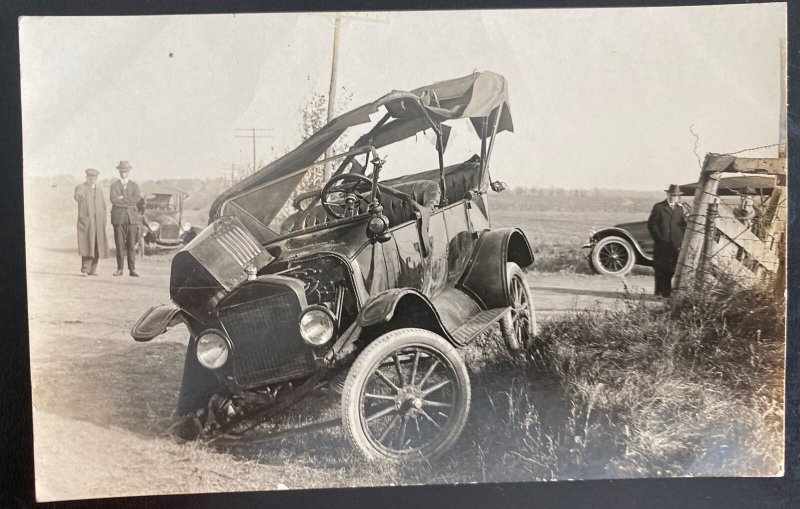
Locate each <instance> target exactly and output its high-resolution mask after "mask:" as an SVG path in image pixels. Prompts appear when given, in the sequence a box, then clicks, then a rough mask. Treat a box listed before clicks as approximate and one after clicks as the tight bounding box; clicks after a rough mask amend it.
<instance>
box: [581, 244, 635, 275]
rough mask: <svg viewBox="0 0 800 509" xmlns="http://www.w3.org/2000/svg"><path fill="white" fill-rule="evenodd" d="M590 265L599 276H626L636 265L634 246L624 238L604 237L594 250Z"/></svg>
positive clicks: (590, 256) (590, 257)
mask: <svg viewBox="0 0 800 509" xmlns="http://www.w3.org/2000/svg"><path fill="white" fill-rule="evenodd" d="M589 264H590V265H591V267H592V269H594V271H595V272H597V273H598V274H603V275H605V276H624V275H625V274H627V273H628V272H630V271H631V270H632V269H633V266H634V265H635V264H636V255H634V252H633V246H631V244H630V242H628V241H627V240H625V239H623V238H622V237H615V236H612V237H604V238H602V239H600V240H599V241H598V242H597V244H595V245H594V247H593V248H592V252H591V254H590V255H589Z"/></svg>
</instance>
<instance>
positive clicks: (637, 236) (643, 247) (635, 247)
mask: <svg viewBox="0 0 800 509" xmlns="http://www.w3.org/2000/svg"><path fill="white" fill-rule="evenodd" d="M774 185H775V177H773V176H764V175H738V176H731V177H723V178H721V179H720V183H719V189H718V195H719V196H720V197H722V198H723V199H725V200H727V201H730V202H731V203H733V205H734V206H735V208H734V211H735V210H737V209H739V210H744V209H746V208H747V206H746V205H744V202H745V201H746V200H748V199H750V200H755V201H757V202H759V203H763V200H764V199H765V198H767V197H769V196H770V194H771V193H772V189H773V187H774ZM680 189H681V192H682V193H683V195H684V196H694V194H695V192H696V191H697V184H696V183H691V184H685V185H682V186H680ZM747 197H750V198H747ZM682 204H683V205H684V212H685V213H686V214H688V213H689V210H690V206H689V204H687V203H686V202H682ZM755 206H756V207H757V206H758V205H755ZM748 213H749V212H748ZM740 219H746V217H745V216H744V215H742V216H741V217H740ZM653 244H654V242H653V237H652V236H651V235H650V232H649V231H648V230H647V221H634V222H631V223H620V224H617V225H614V226H612V227H609V228H603V229H601V230H596V231H592V233H591V235H590V237H589V241H588V242H587V243H586V244H584V245H583V246H581V247H582V248H584V249H589V250H590V251H589V254H588V256H587V260H588V262H589V268H590V269H592V270H593V271H594V272H596V273H598V274H602V275H606V276H624V275H626V274H628V273H629V272H630V271H631V270H633V267H634V266H635V265H640V266H644V267H652V265H653Z"/></svg>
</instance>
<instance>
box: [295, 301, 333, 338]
mask: <svg viewBox="0 0 800 509" xmlns="http://www.w3.org/2000/svg"><path fill="white" fill-rule="evenodd" d="M334 323H335V320H334V318H333V313H331V312H330V311H329V310H328V308H326V307H324V306H310V307H308V308H307V309H306V310H305V311H303V313H302V314H301V315H300V336H302V338H303V340H304V341H305V342H306V343H308V344H310V345H313V346H320V345H324V344H325V343H327V342H328V341H330V340H331V338H332V337H333V331H334V328H335V327H334Z"/></svg>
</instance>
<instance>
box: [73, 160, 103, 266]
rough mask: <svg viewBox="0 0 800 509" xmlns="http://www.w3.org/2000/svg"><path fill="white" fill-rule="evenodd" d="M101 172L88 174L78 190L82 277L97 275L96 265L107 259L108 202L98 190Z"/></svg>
mask: <svg viewBox="0 0 800 509" xmlns="http://www.w3.org/2000/svg"><path fill="white" fill-rule="evenodd" d="M99 174H100V172H99V171H97V170H95V169H94V168H89V169H88V170H86V182H84V183H83V184H78V185H77V187H75V201H76V202H78V253H79V254H80V255H81V274H83V275H84V276H96V275H97V261H98V260H99V259H100V258H106V257H107V256H108V240H107V239H106V201H105V200H104V199H103V193H102V192H101V191H100V189H98V188H97V176H98V175H99Z"/></svg>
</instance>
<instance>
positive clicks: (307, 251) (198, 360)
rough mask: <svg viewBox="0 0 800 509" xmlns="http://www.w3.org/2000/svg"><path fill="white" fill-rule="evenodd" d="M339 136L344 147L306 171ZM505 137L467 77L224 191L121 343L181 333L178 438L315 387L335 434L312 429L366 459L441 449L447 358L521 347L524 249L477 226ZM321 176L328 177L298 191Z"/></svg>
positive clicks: (318, 139) (393, 100)
mask: <svg viewBox="0 0 800 509" xmlns="http://www.w3.org/2000/svg"><path fill="white" fill-rule="evenodd" d="M459 125H460V126H461V127H462V128H463V131H461V134H459V135H456V131H457V127H458V126H459ZM352 131H356V134H357V135H358V134H360V136H359V137H358V139H357V141H355V143H353V144H352V148H351V149H350V150H347V151H344V152H343V153H340V154H334V155H331V156H329V157H327V158H324V159H321V158H322V157H323V154H324V153H326V151H328V150H329V149H330V148H331V147H332V145H333V144H334V142H335V141H336V140H337V139H340V138H342V137H343V135H344V134H345V133H346V132H352ZM503 131H512V120H511V114H510V111H509V106H508V96H507V84H506V81H505V79H504V78H503V77H501V76H499V75H497V74H493V73H490V72H484V73H476V74H472V75H470V76H467V77H464V78H460V79H454V80H450V81H444V82H439V83H435V84H433V85H430V86H426V87H422V88H418V89H416V90H413V91H411V92H392V93H389V94H387V95H385V96H383V97H381V98H380V99H378V100H377V101H375V102H372V103H369V104H367V105H365V106H362V107H360V108H357V109H355V110H352V111H350V112H348V113H345V114H343V115H341V116H339V117H337V118H335V119H334V120H332V121H331V122H329V123H328V124H327V125H325V126H324V127H323V128H322V129H320V130H319V131H318V132H316V133H315V134H314V135H312V136H311V137H310V138H308V139H307V140H306V141H305V142H303V143H302V144H301V145H300V146H299V147H297V148H296V149H295V150H293V151H291V152H289V153H288V154H286V155H285V156H284V157H282V158H280V159H278V160H277V161H275V162H273V163H271V164H269V165H268V166H266V167H264V168H263V169H261V170H260V171H258V172H257V173H255V174H253V175H252V176H250V177H249V178H247V179H245V180H243V181H241V182H239V183H237V184H235V185H234V186H233V187H231V188H230V189H228V190H226V191H225V192H223V193H222V194H221V195H220V196H219V197H218V198H217V199H216V200H215V201H214V203H213V205H212V206H211V210H210V216H209V221H210V224H209V225H208V227H206V228H205V229H204V230H203V231H202V232H201V233H200V234H199V235H198V236H197V237H196V238H195V239H194V240H193V241H192V242H191V243H189V244H188V245H187V246H185V247H184V248H183V249H182V250H181V251H180V252H178V253H177V254H176V255H175V257H174V259H173V260H172V269H171V270H172V272H171V278H170V298H171V300H172V303H170V304H166V305H162V306H157V307H153V308H151V309H150V310H148V311H147V312H146V313H145V314H144V315H143V316H142V317H141V318H140V320H139V321H138V322H137V323H136V324H135V326H134V327H133V329H132V331H131V333H132V336H133V338H134V339H136V340H137V341H149V340H151V339H153V338H154V337H156V336H158V335H159V334H162V333H163V332H164V331H165V330H166V329H167V328H168V327H170V326H172V325H175V324H178V323H180V322H183V323H185V324H186V326H187V328H188V330H189V332H190V340H189V346H188V350H187V352H186V360H185V365H184V371H183V380H182V385H181V390H180V396H179V401H178V412H177V413H178V414H180V415H181V416H186V417H185V419H184V420H183V422H182V425H181V434H182V436H183V437H184V438H189V439H191V438H197V437H199V438H201V439H203V438H209V439H211V440H217V439H218V438H219V437H228V438H229V437H233V436H239V435H240V434H241V433H243V432H244V431H246V430H249V429H251V428H253V427H255V426H257V425H259V424H260V423H263V422H265V421H266V420H268V419H270V418H271V417H272V416H274V415H276V414H277V413H278V412H281V411H283V410H285V409H287V408H289V407H290V406H291V405H293V404H295V403H297V402H298V401H300V400H302V399H303V398H304V397H306V396H307V395H308V394H309V393H310V392H311V391H314V390H315V389H321V388H323V387H325V386H327V387H328V388H331V389H333V390H334V391H336V392H337V393H339V392H340V393H341V419H336V420H335V421H330V422H328V423H316V424H314V425H312V426H311V428H314V429H319V427H320V426H323V425H326V424H330V425H338V424H341V425H342V426H343V428H344V431H345V435H346V437H347V439H348V440H349V441H350V443H351V444H352V445H353V446H354V448H355V449H356V450H357V451H358V452H359V453H360V454H361V455H362V456H364V457H366V458H368V459H381V458H382V459H390V460H403V459H408V458H413V457H418V456H423V457H426V458H434V457H436V456H438V455H440V454H442V453H444V452H445V451H446V450H447V449H448V448H449V447H450V446H452V445H453V443H454V442H455V441H456V439H457V438H458V437H459V435H460V433H461V431H462V430H463V428H464V426H465V424H466V421H467V415H468V412H469V407H470V380H469V376H468V374H467V368H466V365H465V363H464V360H463V359H462V357H461V356H460V354H459V352H458V350H459V349H460V348H462V347H464V346H466V345H468V344H469V343H470V342H471V341H472V340H474V339H475V338H476V337H477V336H479V335H480V334H481V333H482V332H484V331H485V330H486V329H487V328H489V327H490V326H491V325H493V324H495V323H497V322H499V323H500V326H501V330H502V333H503V337H504V338H505V340H506V342H507V343H508V345H509V347H511V348H514V349H517V348H520V347H522V346H524V345H525V344H526V343H528V342H529V341H531V340H532V338H533V337H534V335H535V327H536V322H535V315H534V307H533V304H532V301H531V295H530V290H529V287H528V283H527V282H526V278H525V269H526V268H528V267H531V265H532V264H533V261H534V257H533V253H532V250H531V246H530V245H529V242H528V239H527V238H526V237H525V235H524V234H523V233H522V231H521V230H519V229H516V228H503V229H494V230H493V229H491V227H490V223H489V199H488V198H489V196H488V192H489V189H490V188H492V187H494V188H497V189H499V188H500V187H501V184H500V183H493V182H491V180H490V178H489V159H490V156H491V154H492V150H493V148H494V144H495V141H496V138H497V134H498V133H501V132H503ZM462 134H463V136H462ZM476 134H477V136H476ZM476 145H477V146H476ZM459 147H460V150H461V149H464V148H465V147H469V148H467V149H466V150H467V152H466V153H469V152H471V153H472V155H471V156H468V157H466V158H461V157H463V156H460V155H459V152H458V150H456V148H459ZM478 147H479V148H478ZM446 149H449V150H446ZM451 151H452V154H451ZM473 151H475V152H479V154H475V153H474V152H473ZM412 153H415V154H416V155H411V154H412ZM420 153H421V156H420ZM426 156H427V157H426ZM403 157H406V160H405V161H403ZM431 160H432V161H431ZM453 160H454V161H455V162H454V163H453V164H450V163H449V162H448V163H447V164H446V161H453ZM436 162H438V164H436ZM323 164H332V170H333V172H332V176H331V177H330V178H329V179H328V180H327V182H324V186H322V188H321V189H316V190H311V191H304V190H303V189H302V186H301V183H303V182H306V181H304V176H306V175H307V174H308V172H310V171H318V170H319V168H320V166H321V165H323ZM421 165H424V166H422V168H426V166H427V167H428V168H431V167H432V169H423V170H420V169H418V168H419V166H421ZM393 166H394V168H393ZM301 191H304V192H301Z"/></svg>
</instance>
